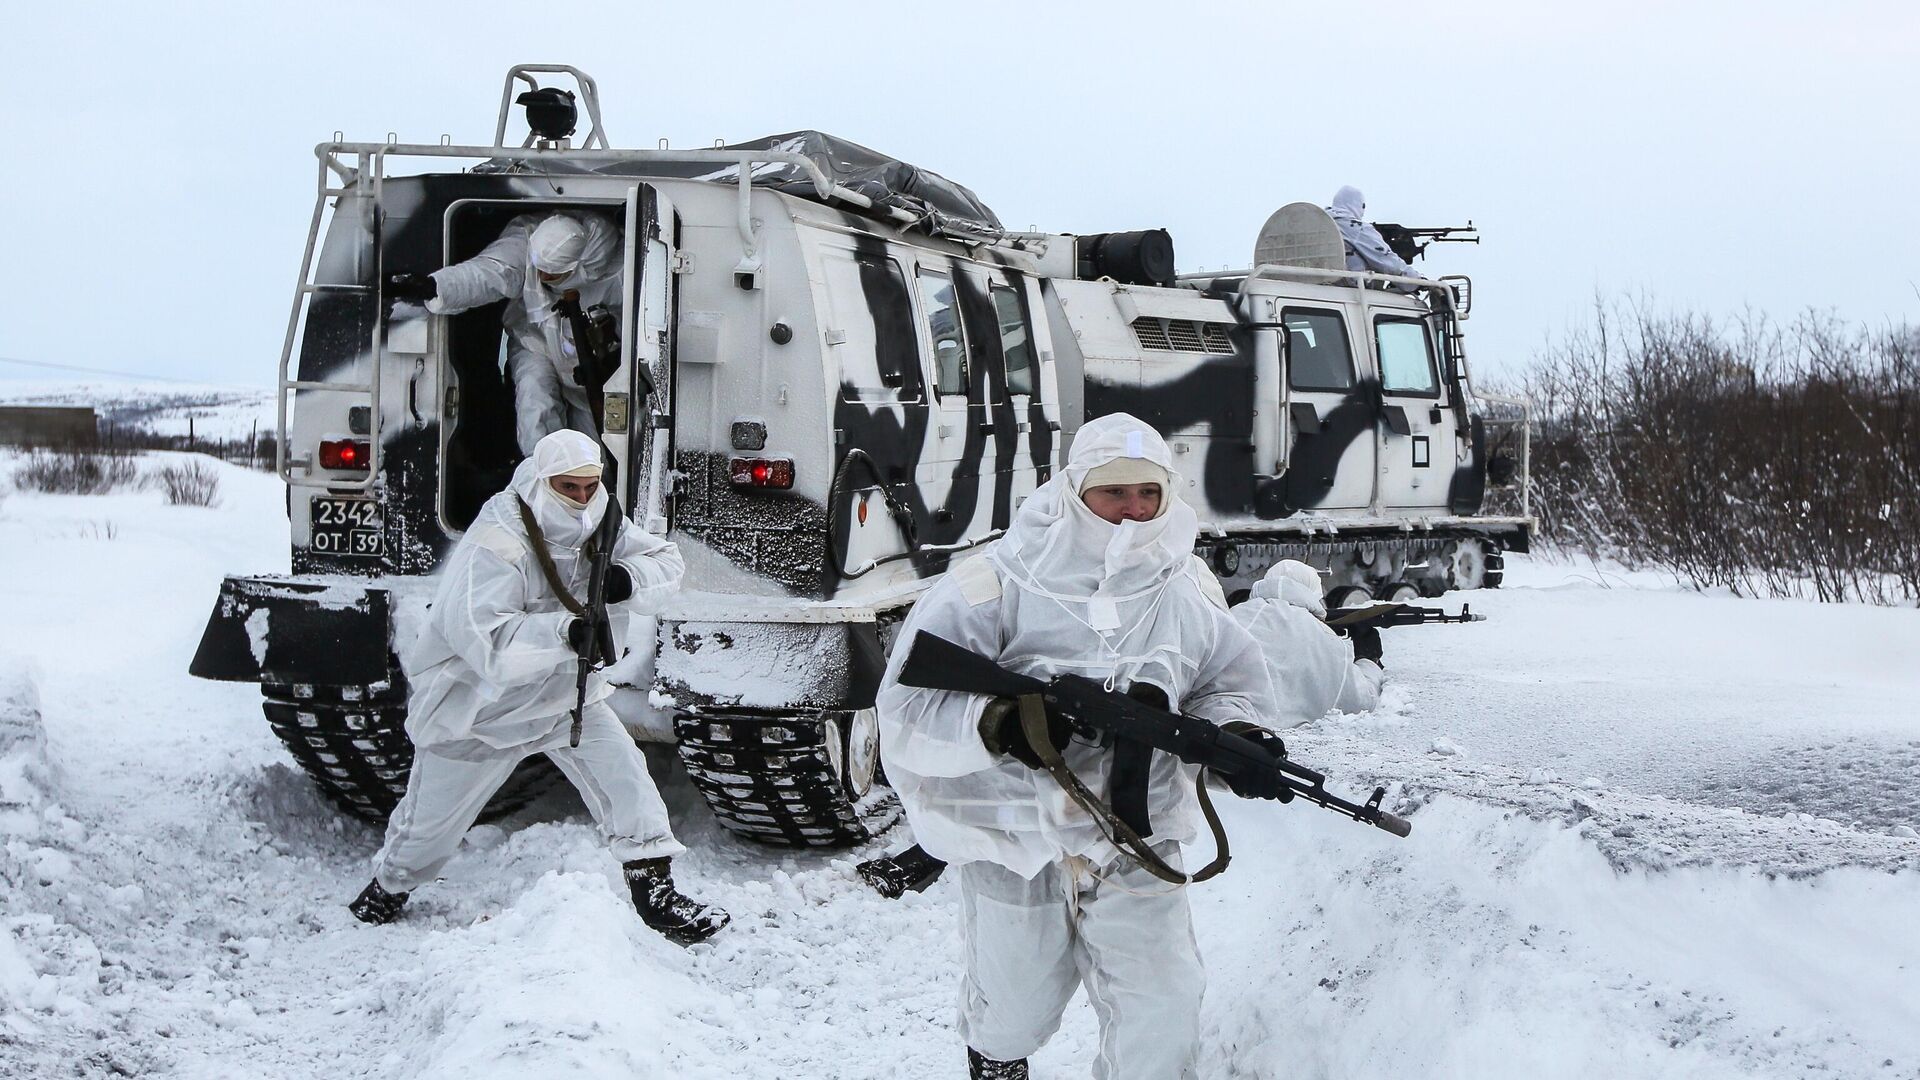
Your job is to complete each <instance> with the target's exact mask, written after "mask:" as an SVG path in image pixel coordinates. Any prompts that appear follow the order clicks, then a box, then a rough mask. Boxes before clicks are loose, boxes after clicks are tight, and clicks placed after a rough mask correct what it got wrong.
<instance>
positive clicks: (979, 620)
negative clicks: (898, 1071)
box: [877, 414, 1283, 1080]
mask: <svg viewBox="0 0 1920 1080" xmlns="http://www.w3.org/2000/svg"><path fill="white" fill-rule="evenodd" d="M1172 460H1173V459H1172V454H1171V452H1170V451H1169V450H1168V448H1167V445H1166V443H1165V442H1164V441H1163V440H1162V439H1161V438H1160V436H1159V435H1158V434H1156V433H1155V432H1154V431H1153V430H1152V429H1151V428H1150V427H1148V426H1147V425H1146V424H1144V423H1142V422H1141V421H1139V420H1137V419H1135V418H1133V417H1131V416H1128V415H1125V414H1113V415H1109V416H1104V417H1101V418H1099V419H1097V420H1094V421H1092V422H1091V423H1089V424H1087V425H1086V426H1085V427H1083V428H1081V429H1080V431H1079V433H1078V434H1077V436H1076V437H1075V440H1074V443H1073V449H1072V455H1071V458H1070V460H1069V461H1068V463H1067V465H1066V467H1065V468H1064V469H1063V470H1062V471H1061V472H1060V473H1058V474H1057V475H1056V476H1055V477H1054V478H1053V479H1051V480H1049V481H1048V482H1047V483H1046V484H1044V485H1042V486H1041V487H1040V488H1039V490H1037V491H1035V492H1034V493H1033V494H1032V495H1031V496H1029V497H1028V498H1027V499H1026V501H1025V502H1024V503H1022V504H1021V506H1020V508H1019V510H1018V511H1017V512H1016V513H1015V516H1014V520H1013V523H1012V525H1011V527H1010V528H1009V529H1008V530H1007V534H1006V536H1005V537H1003V538H1002V539H1000V540H999V541H997V542H995V543H994V544H993V545H991V546H990V547H988V548H987V549H986V551H985V552H984V553H983V554H981V555H980V556H978V557H976V558H974V559H971V560H968V561H967V562H964V563H961V564H960V565H959V566H958V567H956V568H955V569H954V570H952V571H951V572H949V573H948V574H947V575H946V576H945V577H944V578H942V579H941V580H940V582H938V583H937V584H936V585H934V587H933V588H932V589H930V590H929V591H928V592H927V594H926V595H925V596H924V597H922V598H921V599H920V601H919V602H918V603H917V604H916V605H915V606H914V609H913V613H912V615H911V616H909V617H908V619H907V621H906V623H905V624H904V625H903V627H902V629H901V633H900V636H899V641H900V642H901V643H902V644H901V647H899V648H896V649H895V651H894V656H893V657H892V660H891V662H890V664H889V668H888V672H887V674H886V677H885V678H884V679H883V681H882V684H881V689H880V693H879V697H878V701H877V708H878V711H879V717H880V729H881V738H882V754H883V757H884V758H885V761H886V766H887V773H888V776H889V778H890V779H891V780H892V781H893V783H894V785H895V788H896V790H897V791H898V792H899V795H900V798H901V801H902V802H903V804H904V805H905V807H906V810H907V814H908V817H909V818H910V819H911V821H912V824H913V828H914V833H915V835H916V836H917V837H918V838H919V839H920V842H921V843H922V844H924V845H925V849H926V851H927V852H928V853H930V854H931V855H932V856H933V857H934V858H936V859H941V860H947V861H951V862H953V863H954V864H956V866H957V867H958V875H959V882H960V896H961V935H962V940H963V942H964V947H963V950H962V951H963V954H964V955H965V956H966V958H967V960H966V973H965V978H964V982H963V986H962V992H961V1004H960V1020H959V1029H960V1034H961V1036H962V1038H963V1039H964V1041H965V1043H966V1045H967V1056H968V1063H969V1068H970V1070H971V1075H972V1076H973V1077H975V1078H976V1080H977V1078H1020V1077H1025V1076H1026V1075H1027V1067H1026V1063H1025V1058H1026V1057H1027V1056H1028V1055H1029V1054H1031V1053H1033V1052H1034V1051H1035V1050H1037V1049H1038V1048H1039V1047H1040V1046H1041V1045H1042V1044H1043V1043H1044V1042H1045V1041H1046V1040H1047V1039H1048V1038H1049V1037H1050V1036H1051V1035H1052V1034H1053V1032H1054V1031H1055V1030H1057V1028H1058V1027H1059V1023H1060V1019H1061V1016H1062V1014H1063V1013H1064V1011H1065V1009H1066V1006H1067V1003H1068V1001H1069V999H1070V998H1071V997H1072V996H1073V993H1074V990H1075V988H1076V987H1077V986H1079V985H1082V984H1084V985H1085V987H1086V990H1087V995H1088V998H1089V1000H1090V1001H1091V1002H1092V1004H1093V1007H1094V1010H1095V1012H1096V1013H1097V1014H1098V1016H1099V1020H1100V1028H1101V1034H1100V1043H1101V1049H1100V1054H1099V1057H1098V1058H1097V1060H1096V1064H1095V1066H1094V1074H1095V1076H1097V1077H1103V1078H1112V1077H1137V1078H1153V1080H1168V1078H1172V1077H1180V1076H1185V1075H1188V1073H1189V1072H1190V1070H1191V1068H1192V1065H1193V1061H1194V1058H1195V1054H1196V1051H1197V1044H1198V1039H1199V1017H1200V997H1201V992H1202V987H1203V984H1204V981H1205V977H1204V972H1203V971H1202V969H1201V964H1200V957H1199V953H1198V950H1197V948H1196V946H1195V943H1194V935H1193V927H1192V919H1191V916H1190V913H1189V909H1188V904H1187V899H1186V892H1185V890H1184V888H1183V887H1182V885H1183V884H1184V883H1185V882H1186V881H1187V880H1188V879H1187V878H1186V877H1185V875H1184V873H1183V872H1182V871H1180V870H1179V869H1178V867H1179V866H1180V859H1181V854H1180V845H1181V843H1182V842H1183V841H1187V840H1191V839H1193V838H1195V836H1196V835H1197V832H1198V830H1197V828H1196V825H1197V819H1198V817H1199V812H1198V810H1199V806H1200V802H1199V800H1198V799H1197V798H1196V788H1195V784H1196V773H1197V772H1198V770H1197V769H1196V768H1194V767H1193V766H1190V765H1187V764H1185V763H1183V762H1181V761H1180V760H1177V759H1176V758H1175V757H1174V756H1172V755H1171V754H1168V753H1164V752H1161V751H1158V750H1155V749H1153V748H1152V747H1151V746H1147V745H1145V744H1142V743H1133V742H1118V743H1114V744H1112V745H1106V746H1102V745H1096V744H1095V743H1093V742H1089V741H1086V740H1083V739H1078V738H1073V737H1071V735H1070V732H1069V730H1068V727H1067V724H1066V721H1065V720H1064V719H1063V718H1062V717H1057V716H1054V715H1052V714H1051V712H1049V713H1048V714H1047V715H1046V716H1044V717H1043V718H1034V720H1033V722H1032V723H1028V722H1026V721H1027V718H1025V717H1023V716H1022V709H1021V707H1016V706H1015V704H1014V702H1013V700H1012V699H1003V698H994V697H990V696H987V695H984V694H975V693H965V692H959V691H954V690H937V689H927V688H923V687H917V686H915V685H912V684H909V683H908V682H906V681H903V671H902V668H903V666H904V665H905V664H906V662H907V656H908V654H909V652H910V649H909V648H908V647H907V644H908V643H911V642H913V641H915V639H916V635H917V634H920V633H921V632H922V631H925V632H927V634H929V635H937V636H938V637H940V638H944V639H945V642H950V643H952V646H958V647H959V648H962V649H965V650H970V651H972V652H973V653H976V654H978V656H979V657H983V658H988V659H991V660H994V661H997V662H999V663H1000V664H1003V665H1005V666H1006V667H1007V668H1008V669H1011V670H1012V671H1015V672H1018V673H1020V674H1023V675H1029V676H1034V677H1036V678H1040V679H1045V678H1048V677H1050V676H1055V675H1061V674H1065V673H1072V674H1076V675H1083V676H1086V677H1088V678H1090V679H1095V680H1103V681H1105V682H1106V684H1107V685H1109V686H1111V687H1112V688H1114V689H1116V690H1121V691H1125V692H1126V693H1127V694H1128V695H1131V696H1133V697H1136V698H1139V699H1141V700H1147V699H1151V700H1153V701H1154V702H1156V703H1158V704H1160V705H1161V706H1163V707H1177V708H1179V709H1180V710H1181V711H1182V712H1184V713H1187V714H1189V715H1191V716H1193V717H1198V718H1204V719H1207V720H1210V721H1214V722H1220V723H1230V722H1239V724H1244V725H1245V726H1244V727H1243V728H1241V729H1240V730H1241V731H1242V732H1243V733H1244V734H1245V735H1246V737H1247V738H1249V739H1253V740H1256V741H1258V740H1261V739H1265V738H1271V737H1272V736H1271V734H1270V733H1267V732H1265V731H1263V730H1262V729H1260V728H1259V727H1258V726H1257V722H1258V721H1259V720H1260V719H1261V718H1263V717H1265V716H1267V715H1270V714H1271V713H1272V712H1273V688H1272V684H1271V681H1270V680H1269V679H1268V677H1267V673H1266V668H1265V666H1264V665H1263V663H1262V661H1261V659H1260V651H1259V647H1258V646H1257V645H1255V644H1254V642H1253V641H1252V640H1251V639H1250V638H1248V637H1247V635H1246V632H1245V631H1244V630H1242V629H1240V627H1239V625H1238V624H1236V623H1235V622H1234V621H1233V619H1232V617H1231V616H1229V615H1228V614H1227V611H1226V605H1225V603H1224V600H1223V599H1222V598H1221V597H1220V593H1219V586H1218V583H1217V582H1216V581H1214V579H1213V577H1212V574H1211V572H1210V571H1209V570H1207V569H1206V567H1205V566H1204V565H1203V564H1201V563H1200V562H1199V561H1198V560H1197V559H1196V558H1195V557H1194V556H1193V546H1194V539H1195V535H1196V533H1197V531H1198V523H1197V519H1196V517H1195V515H1194V512H1193V510H1192V509H1191V508H1190V507H1188V506H1187V504H1186V503H1185V501H1184V500H1182V499H1181V498H1180V496H1179V494H1178V490H1177V488H1176V486H1175V483H1176V477H1175V475H1174V473H1173V471H1172ZM945 642H943V644H944V643H945ZM1021 700H1022V701H1023V702H1026V703H1027V704H1028V705H1029V706H1030V705H1034V704H1037V703H1038V702H1039V700H1040V699H1039V698H1037V697H1036V698H1032V699H1026V698H1023V699H1021ZM1162 715H1165V714H1162ZM1036 725H1038V726H1037V728H1036ZM1035 730H1039V731H1041V732H1042V735H1041V741H1042V742H1046V743H1048V744H1049V745H1047V746H1046V747H1044V748H1042V747H1040V746H1038V745H1037V744H1036V743H1035V742H1034V740H1033V736H1032V735H1031V734H1030V733H1031V732H1032V731H1035ZM1262 745H1264V743H1263V744H1262ZM1056 764H1058V765H1059V766H1060V767H1062V768H1064V769H1067V770H1069V771H1070V772H1071V773H1072V774H1073V775H1074V776H1076V777H1077V778H1079V781H1080V782H1081V787H1082V789H1083V791H1085V792H1099V793H1101V794H1102V797H1104V798H1105V799H1106V800H1107V801H1108V802H1109V803H1110V804H1111V805H1112V810H1111V811H1102V812H1101V813H1099V814H1096V813H1094V812H1092V811H1089V810H1088V808H1087V807H1085V806H1083V805H1081V804H1080V802H1079V801H1078V800H1079V798H1080V797H1081V796H1074V797H1071V798H1070V797H1069V795H1068V792H1069V790H1071V789H1068V788H1064V787H1063V786H1061V785H1062V783H1064V781H1059V780H1058V777H1059V775H1060V774H1059V773H1056V772H1054V771H1053V770H1054V766H1055V765H1056ZM1043 765H1044V766H1046V768H1045V769H1043V768H1042V767H1041V766H1043ZM1242 793H1243V794H1247V795H1258V796H1263V797H1271V798H1280V797H1283V796H1282V788H1281V787H1280V785H1279V784H1278V783H1275V784H1272V785H1267V784H1265V783H1263V782H1259V781H1255V782H1253V783H1251V784H1250V785H1249V786H1247V787H1246V789H1245V790H1244V791H1243V792H1242ZM1110 819H1111V820H1118V821H1124V822H1125V823H1126V825H1127V826H1128V827H1129V828H1130V829H1131V830H1132V833H1133V834H1134V836H1135V839H1134V840H1125V839H1123V840H1122V841H1120V843H1125V844H1126V847H1125V848H1124V849H1123V848H1122V847H1121V846H1117V842H1116V841H1115V840H1114V839H1113V836H1114V835H1118V834H1115V833H1110V832H1109V831H1108V829H1109V828H1110V826H1109V825H1108V824H1106V823H1107V822H1109V820H1110ZM1205 873H1206V872H1205V871H1203V872H1202V874H1201V875H1196V876H1204V874H1205Z"/></svg>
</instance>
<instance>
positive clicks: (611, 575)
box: [607, 563, 633, 604]
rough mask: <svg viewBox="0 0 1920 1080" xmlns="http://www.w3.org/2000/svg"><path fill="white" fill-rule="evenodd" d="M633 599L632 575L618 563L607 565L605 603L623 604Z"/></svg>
mask: <svg viewBox="0 0 1920 1080" xmlns="http://www.w3.org/2000/svg"><path fill="white" fill-rule="evenodd" d="M631 599H633V575H632V574H629V573H627V568H626V567H624V566H621V565H620V564H619V563H614V564H613V565H612V566H609V567H607V603H609V604H624V603H626V602H627V601H628V600H631Z"/></svg>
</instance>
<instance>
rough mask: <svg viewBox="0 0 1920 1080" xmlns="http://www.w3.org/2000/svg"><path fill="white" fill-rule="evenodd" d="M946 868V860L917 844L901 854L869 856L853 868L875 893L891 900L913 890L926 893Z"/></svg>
mask: <svg viewBox="0 0 1920 1080" xmlns="http://www.w3.org/2000/svg"><path fill="white" fill-rule="evenodd" d="M946 868H947V864H946V863H943V862H941V861H940V860H939V859H936V858H934V857H933V856H931V855H929V854H927V852H926V849H924V848H922V847H921V846H920V845H919V844H915V845H913V846H912V847H910V848H908V849H907V850H905V851H903V852H901V853H900V854H898V855H882V856H881V857H880V858H878V859H868V860H867V861H866V862H863V863H861V864H860V865H858V866H856V867H854V868H853V869H854V870H855V872H857V873H858V874H859V875H860V877H861V879H862V880H864V881H865V882H866V883H867V884H869V885H871V886H873V891H874V892H877V893H879V894H880V895H881V896H884V897H886V898H887V899H889V900H898V899H900V897H901V895H902V894H904V893H905V892H907V890H909V889H911V890H913V891H914V892H926V891H927V886H929V885H932V884H933V883H934V882H936V881H939V880H940V874H941V872H943V871H944V870H946Z"/></svg>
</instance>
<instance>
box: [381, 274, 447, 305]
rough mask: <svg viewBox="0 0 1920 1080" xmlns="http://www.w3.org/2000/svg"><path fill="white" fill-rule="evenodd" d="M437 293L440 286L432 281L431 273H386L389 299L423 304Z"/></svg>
mask: <svg viewBox="0 0 1920 1080" xmlns="http://www.w3.org/2000/svg"><path fill="white" fill-rule="evenodd" d="M439 295H440V286H439V285H437V284H435V283H434V280H433V275H432V274H389V275H387V296H388V297H389V298H391V299H394V300H411V301H413V302H414V303H416V304H424V303H426V302H427V301H429V300H431V299H433V298H434V297H436V296H439Z"/></svg>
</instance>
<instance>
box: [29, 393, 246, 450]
mask: <svg viewBox="0 0 1920 1080" xmlns="http://www.w3.org/2000/svg"><path fill="white" fill-rule="evenodd" d="M0 405H91V406H93V410H94V412H95V413H96V414H97V415H98V416H99V417H100V423H101V428H102V430H103V431H104V430H105V429H106V428H107V427H108V426H109V425H111V426H113V427H116V428H123V429H125V428H145V429H146V430H148V431H151V432H153V433H154V434H156V435H177V436H184V435H186V434H187V429H188V425H189V423H191V425H192V429H193V434H194V436H195V437H197V438H203V439H224V440H244V439H246V438H248V437H249V435H251V434H252V433H253V431H254V427H255V425H256V424H257V425H258V426H259V431H260V433H261V434H263V435H270V434H272V432H273V426H274V401H273V391H271V390H267V389H264V388H262V389H245V388H236V387H231V386H196V385H194V384H191V383H157V382H155V383H142V382H128V381H123V380H116V379H101V380H97V381H76V382H53V381H38V380H22V381H18V382H15V381H10V380H0Z"/></svg>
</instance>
